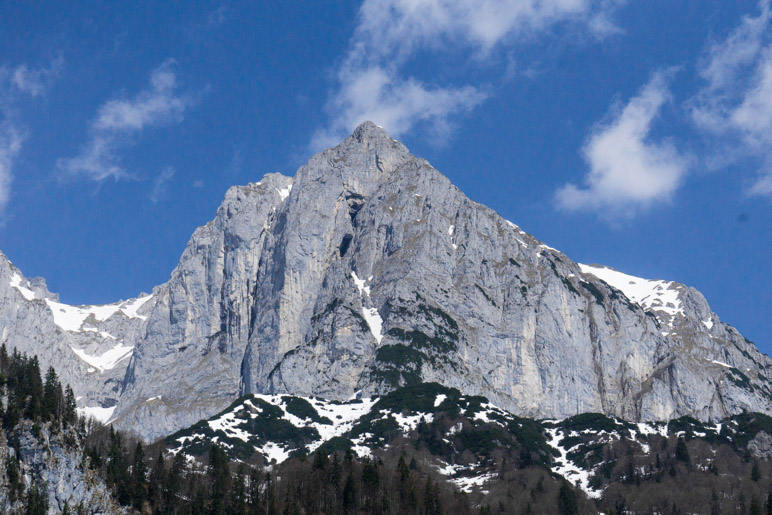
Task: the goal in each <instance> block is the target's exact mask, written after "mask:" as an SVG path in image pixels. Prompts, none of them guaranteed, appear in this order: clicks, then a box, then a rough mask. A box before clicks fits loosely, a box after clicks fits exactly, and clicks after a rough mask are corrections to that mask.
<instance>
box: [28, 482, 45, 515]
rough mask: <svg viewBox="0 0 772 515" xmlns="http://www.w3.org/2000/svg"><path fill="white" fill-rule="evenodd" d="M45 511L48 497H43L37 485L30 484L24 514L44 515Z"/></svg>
mask: <svg viewBox="0 0 772 515" xmlns="http://www.w3.org/2000/svg"><path fill="white" fill-rule="evenodd" d="M47 511H48V497H46V496H44V495H43V493H42V492H41V491H40V489H39V488H38V485H37V483H32V486H31V487H30V489H29V492H27V502H26V510H25V513H26V514H27V515H45V514H46V512H47Z"/></svg>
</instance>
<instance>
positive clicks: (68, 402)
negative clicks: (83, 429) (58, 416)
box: [62, 385, 78, 426]
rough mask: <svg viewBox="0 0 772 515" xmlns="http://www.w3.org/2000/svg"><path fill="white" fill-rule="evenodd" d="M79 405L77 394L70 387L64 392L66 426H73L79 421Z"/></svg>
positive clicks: (63, 417) (64, 419) (64, 420)
mask: <svg viewBox="0 0 772 515" xmlns="http://www.w3.org/2000/svg"><path fill="white" fill-rule="evenodd" d="M77 408H78V404H77V403H76V401H75V393H74V392H73V391H72V388H71V387H70V385H67V388H65V390H64V407H63V410H64V413H63V414H62V419H63V422H64V424H65V425H67V426H73V425H75V423H76V422H77V421H78V410H77Z"/></svg>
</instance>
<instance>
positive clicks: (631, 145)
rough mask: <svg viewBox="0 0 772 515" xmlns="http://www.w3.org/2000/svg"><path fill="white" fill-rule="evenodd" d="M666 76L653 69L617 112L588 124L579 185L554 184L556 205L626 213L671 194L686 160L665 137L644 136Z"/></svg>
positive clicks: (665, 96) (664, 96) (662, 97)
mask: <svg viewBox="0 0 772 515" xmlns="http://www.w3.org/2000/svg"><path fill="white" fill-rule="evenodd" d="M667 77H668V73H657V74H655V75H654V76H653V77H652V79H651V80H650V81H649V83H648V84H647V85H646V86H645V87H644V88H643V89H642V90H641V91H640V93H639V94H638V95H637V96H635V97H633V98H632V99H630V101H629V102H628V103H627V105H625V107H624V108H623V109H622V110H621V111H620V112H618V113H615V114H614V115H612V117H611V119H610V121H608V122H606V123H602V124H599V125H598V126H597V127H596V128H595V129H594V131H593V132H592V134H591V136H590V138H589V140H588V142H587V144H586V145H585V147H584V149H583V153H584V158H585V160H586V161H587V163H588V164H589V166H590V172H589V173H588V174H587V176H586V177H585V179H584V183H585V185H584V187H578V186H576V185H574V184H567V185H565V186H563V187H562V188H560V189H559V190H558V191H557V194H556V199H557V202H558V205H559V206H560V207H561V208H563V209H566V210H596V211H599V212H600V213H601V214H602V215H604V217H606V216H608V217H618V216H620V215H621V216H626V217H631V216H633V215H635V214H636V213H637V212H638V211H639V210H641V209H645V208H647V207H649V206H650V205H651V204H653V203H656V202H661V201H664V200H668V199H669V198H670V197H671V196H672V195H673V193H674V192H675V191H676V189H677V188H678V186H679V185H680V184H681V182H682V179H683V177H684V175H685V173H686V172H687V170H688V165H689V159H688V158H687V157H685V156H684V155H682V154H680V153H679V152H678V150H677V149H676V148H675V147H674V146H673V145H672V144H671V143H670V142H668V141H660V142H653V141H650V139H649V132H650V130H651V125H652V122H653V121H654V119H655V118H656V117H657V116H658V114H659V112H660V109H661V108H662V106H663V104H665V102H667V101H668V100H669V98H670V93H669V90H668V86H667Z"/></svg>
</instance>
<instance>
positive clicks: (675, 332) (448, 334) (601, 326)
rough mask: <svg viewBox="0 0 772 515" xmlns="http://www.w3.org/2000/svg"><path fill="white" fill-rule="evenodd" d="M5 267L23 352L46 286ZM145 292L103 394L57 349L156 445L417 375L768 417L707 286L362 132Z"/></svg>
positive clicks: (121, 421) (222, 226) (6, 314)
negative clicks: (238, 401) (258, 401)
mask: <svg viewBox="0 0 772 515" xmlns="http://www.w3.org/2000/svg"><path fill="white" fill-rule="evenodd" d="M8 270H11V272H8ZM9 273H19V274H20V272H18V271H15V269H13V268H12V267H11V266H10V265H8V266H6V268H4V269H0V277H2V278H3V279H2V280H0V303H2V304H0V321H1V322H0V323H3V324H4V328H5V329H7V332H4V333H3V336H4V340H5V341H7V342H8V344H9V345H16V346H19V347H20V348H24V349H27V352H30V350H31V349H34V348H36V345H38V346H39V345H43V343H42V342H44V341H47V340H45V336H43V335H42V334H38V333H36V332H35V331H41V330H42V329H40V327H44V326H46V324H48V325H51V321H50V319H51V310H50V308H49V306H50V304H49V301H45V300H40V299H42V298H43V297H45V296H46V295H49V296H50V294H48V293H47V290H44V289H43V290H41V291H39V292H37V293H35V298H34V299H32V300H29V299H27V298H26V297H25V295H24V294H22V293H21V292H20V290H19V289H18V288H15V287H13V286H10V281H11V278H10V276H9ZM3 274H5V275H3ZM20 277H21V280H22V281H23V282H24V281H26V279H24V278H23V276H20ZM24 284H26V285H27V286H25V288H28V289H30V288H32V286H31V283H29V282H24ZM30 291H31V289H30ZM38 296H40V299H39V298H38ZM142 299H147V300H145V301H144V303H143V304H142V306H141V308H139V311H137V316H141V317H143V318H130V317H124V318H126V320H123V318H120V321H121V323H123V324H124V325H125V327H126V329H125V331H126V334H125V335H124V334H123V333H120V334H115V333H110V334H111V335H114V336H116V337H119V338H121V341H122V342H124V343H123V344H124V345H125V346H132V347H133V349H132V353H131V357H130V358H129V359H126V360H125V361H126V362H127V364H124V362H120V366H118V365H116V366H115V367H114V368H113V369H111V370H117V371H118V372H120V371H121V370H123V371H125V376H122V377H120V378H118V377H114V376H109V377H108V375H109V374H108V375H106V374H107V372H92V375H93V377H94V378H99V381H102V383H104V384H97V382H96V381H95V380H89V379H88V372H87V369H85V368H83V367H81V368H77V367H78V366H80V364H79V363H78V361H77V360H78V359H80V358H79V357H78V355H77V354H76V353H73V351H72V350H70V349H69V347H70V343H69V342H71V341H73V342H74V341H76V340H77V339H78V338H85V337H90V336H89V335H85V336H84V334H85V333H83V328H82V327H81V328H80V329H79V330H78V331H75V332H72V331H64V332H63V333H62V334H64V336H61V335H60V336H59V337H58V338H59V339H58V340H54V341H52V342H49V343H46V345H49V347H46V348H47V349H48V348H50V349H51V352H59V353H60V354H61V355H60V357H59V358H58V359H61V360H63V362H67V363H72V368H73V371H72V372H68V373H69V374H70V375H69V376H67V378H69V377H72V378H73V379H72V382H74V383H75V384H76V385H77V387H78V391H77V393H78V395H84V397H85V398H87V399H89V402H91V401H92V400H93V401H97V402H100V403H102V404H101V405H103V406H105V407H109V405H110V404H109V403H112V402H115V401H117V407H116V409H115V412H114V413H111V417H112V418H114V419H115V424H117V425H118V426H119V427H122V428H125V429H129V430H134V431H137V432H139V433H140V434H142V435H143V436H145V437H148V438H150V437H156V436H161V435H164V434H168V433H169V432H171V431H173V430H175V429H178V428H181V427H184V426H187V425H189V424H190V423H192V422H195V421H196V420H199V419H200V418H203V417H205V416H208V415H212V414H213V413H215V412H217V411H218V410H220V409H222V408H224V407H225V406H227V405H228V404H229V403H230V402H231V401H232V400H233V399H234V398H235V397H236V396H237V395H239V394H240V393H285V392H286V393H294V394H298V395H317V396H322V397H327V398H331V399H345V398H349V397H351V396H352V395H354V394H355V393H356V392H358V391H360V390H362V391H363V393H364V394H367V395H371V394H377V393H382V392H385V391H388V390H389V389H391V388H394V387H395V386H397V385H400V384H406V383H412V382H417V381H437V382H440V383H442V384H445V385H447V386H452V387H456V388H459V389H460V390H462V391H464V392H467V393H470V394H480V395H485V396H487V397H488V398H490V399H491V401H492V402H493V403H495V404H496V405H498V406H501V407H503V408H505V409H508V410H510V411H512V412H514V413H518V414H521V415H527V416H533V417H540V418H545V417H554V418H563V417H566V416H570V415H573V414H576V413H580V412H587V411H599V412H604V413H607V414H612V415H616V416H620V417H623V418H627V419H631V420H664V419H669V418H672V417H677V416H680V415H685V414H689V415H692V416H695V417H697V418H700V419H703V420H708V419H711V420H715V419H720V418H723V417H725V416H727V415H731V414H735V413H738V412H741V411H743V410H747V411H761V412H765V413H770V412H772V408H771V406H772V383H770V379H772V361H771V360H770V359H769V357H767V356H765V355H763V354H761V353H760V352H758V350H757V349H756V347H755V346H754V345H753V344H752V343H750V342H747V341H746V340H745V339H744V338H743V337H742V336H741V335H740V334H739V333H738V332H737V331H736V330H735V329H734V328H732V327H730V326H727V325H725V324H723V323H721V322H720V320H719V319H718V317H717V316H716V315H715V314H714V313H712V312H711V311H710V308H709V307H708V305H707V303H706V302H705V299H704V298H703V297H702V295H700V294H699V292H697V291H696V290H694V289H691V288H687V287H685V286H683V285H679V284H676V283H671V282H667V281H647V280H644V279H639V278H634V277H630V276H625V275H624V274H619V273H618V272H616V271H613V270H610V269H607V268H604V267H600V266H595V265H592V266H586V265H579V264H577V263H574V262H573V261H571V259H569V258H568V257H567V256H565V255H564V254H562V253H560V252H558V251H556V250H554V249H551V248H549V247H547V246H546V245H543V244H542V243H541V242H539V241H538V240H536V239H535V238H534V237H532V236H530V235H528V234H526V233H524V232H523V231H522V230H520V228H518V227H517V226H515V225H514V224H512V223H510V222H508V221H506V220H504V219H503V218H501V217H500V216H499V215H498V214H496V213H495V212H494V211H492V210H490V209H489V208H487V207H485V206H482V205H480V204H477V203H475V202H473V201H471V200H469V199H468V198H467V197H465V196H464V195H463V193H462V192H461V191H459V190H458V189H457V188H456V187H454V186H453V185H452V184H451V183H450V182H449V181H448V180H447V178H445V177H444V176H442V175H441V174H440V173H439V172H438V171H437V170H435V169H434V168H432V167H431V166H430V165H429V163H427V162H426V161H425V160H422V159H419V158H416V157H414V156H412V155H410V153H409V152H408V150H407V149H406V148H405V147H404V146H402V145H401V144H400V143H398V142H396V141H395V140H393V139H392V138H391V137H389V135H388V134H386V132H385V131H383V129H381V128H379V127H376V126H375V125H373V124H371V123H365V124H363V125H362V126H360V127H359V128H357V130H356V131H355V132H354V133H353V134H352V136H351V137H349V138H348V139H346V140H345V141H344V142H343V143H341V144H340V145H339V146H337V147H335V148H333V149H329V150H326V151H324V152H322V153H320V154H317V155H316V156H314V157H313V158H312V159H311V160H310V161H309V162H308V163H307V164H306V165H305V166H303V167H302V168H300V169H299V170H298V172H297V173H296V175H295V177H294V178H287V177H283V176H281V175H277V174H271V175H268V176H266V177H264V178H263V179H262V180H261V181H260V182H259V183H254V184H250V185H247V186H243V187H234V188H231V190H229V192H228V193H227V195H226V198H225V200H224V202H223V204H222V206H221V207H220V209H219V210H218V212H217V216H216V217H215V219H214V220H213V221H212V222H210V223H209V224H207V225H206V226H204V227H202V228H199V229H198V230H197V231H196V232H195V233H194V235H193V237H192V238H191V240H190V243H189V244H188V247H187V248H186V249H185V252H184V253H183V256H182V258H181V260H180V264H179V265H178V267H177V268H176V269H175V270H174V271H173V272H172V275H171V278H170V280H169V282H167V283H166V284H163V285H161V286H158V287H156V288H155V289H154V290H153V294H152V296H151V297H150V298H146V297H140V299H139V300H140V301H141V300H142ZM129 302H130V303H131V302H134V303H136V302H138V301H129ZM131 305H134V304H131ZM20 313H21V314H20ZM112 316H113V317H120V313H117V314H114V315H112ZM33 322H34V323H33ZM96 322H99V321H96ZM96 322H95V323H96ZM104 323H115V324H117V323H118V319H116V320H115V321H111V319H110V318H107V319H106V320H105V322H104ZM33 325H37V326H38V327H33ZM96 325H98V323H96ZM99 330H102V329H99ZM113 330H114V331H116V332H118V328H117V326H116V327H115V328H114V329H113ZM105 331H106V332H109V331H107V330H105ZM55 332H56V329H55V328H54V329H52V330H51V333H52V334H53V333H55ZM60 332H61V331H60ZM46 334H48V333H46ZM77 341H80V340H77ZM94 345H96V344H94ZM94 352H96V351H94ZM81 361H82V360H81ZM44 364H45V362H44ZM127 365H128V366H127ZM68 366H70V365H68ZM76 369H77V370H76ZM118 372H110V373H113V374H116V373H118ZM79 374H80V375H79ZM95 374H96V375H95ZM84 378H86V379H84ZM89 381H91V382H89ZM108 381H110V382H109V384H108ZM105 385H107V387H106V386H105ZM112 385H115V386H112ZM110 387H112V388H113V390H112V391H111V393H110V396H109V397H108V396H107V395H106V394H105V393H104V391H105V389H109V388H110Z"/></svg>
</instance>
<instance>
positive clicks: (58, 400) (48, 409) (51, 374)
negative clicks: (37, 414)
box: [42, 367, 64, 421]
mask: <svg viewBox="0 0 772 515" xmlns="http://www.w3.org/2000/svg"><path fill="white" fill-rule="evenodd" d="M63 397H64V396H63V394H62V385H61V383H60V382H59V378H58V377H57V375H56V371H55V370H54V367H48V372H46V382H45V385H44V386H43V406H42V408H43V413H42V415H43V420H46V421H49V420H53V421H59V420H60V419H61V414H62V410H61V405H62V398H63Z"/></svg>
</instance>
